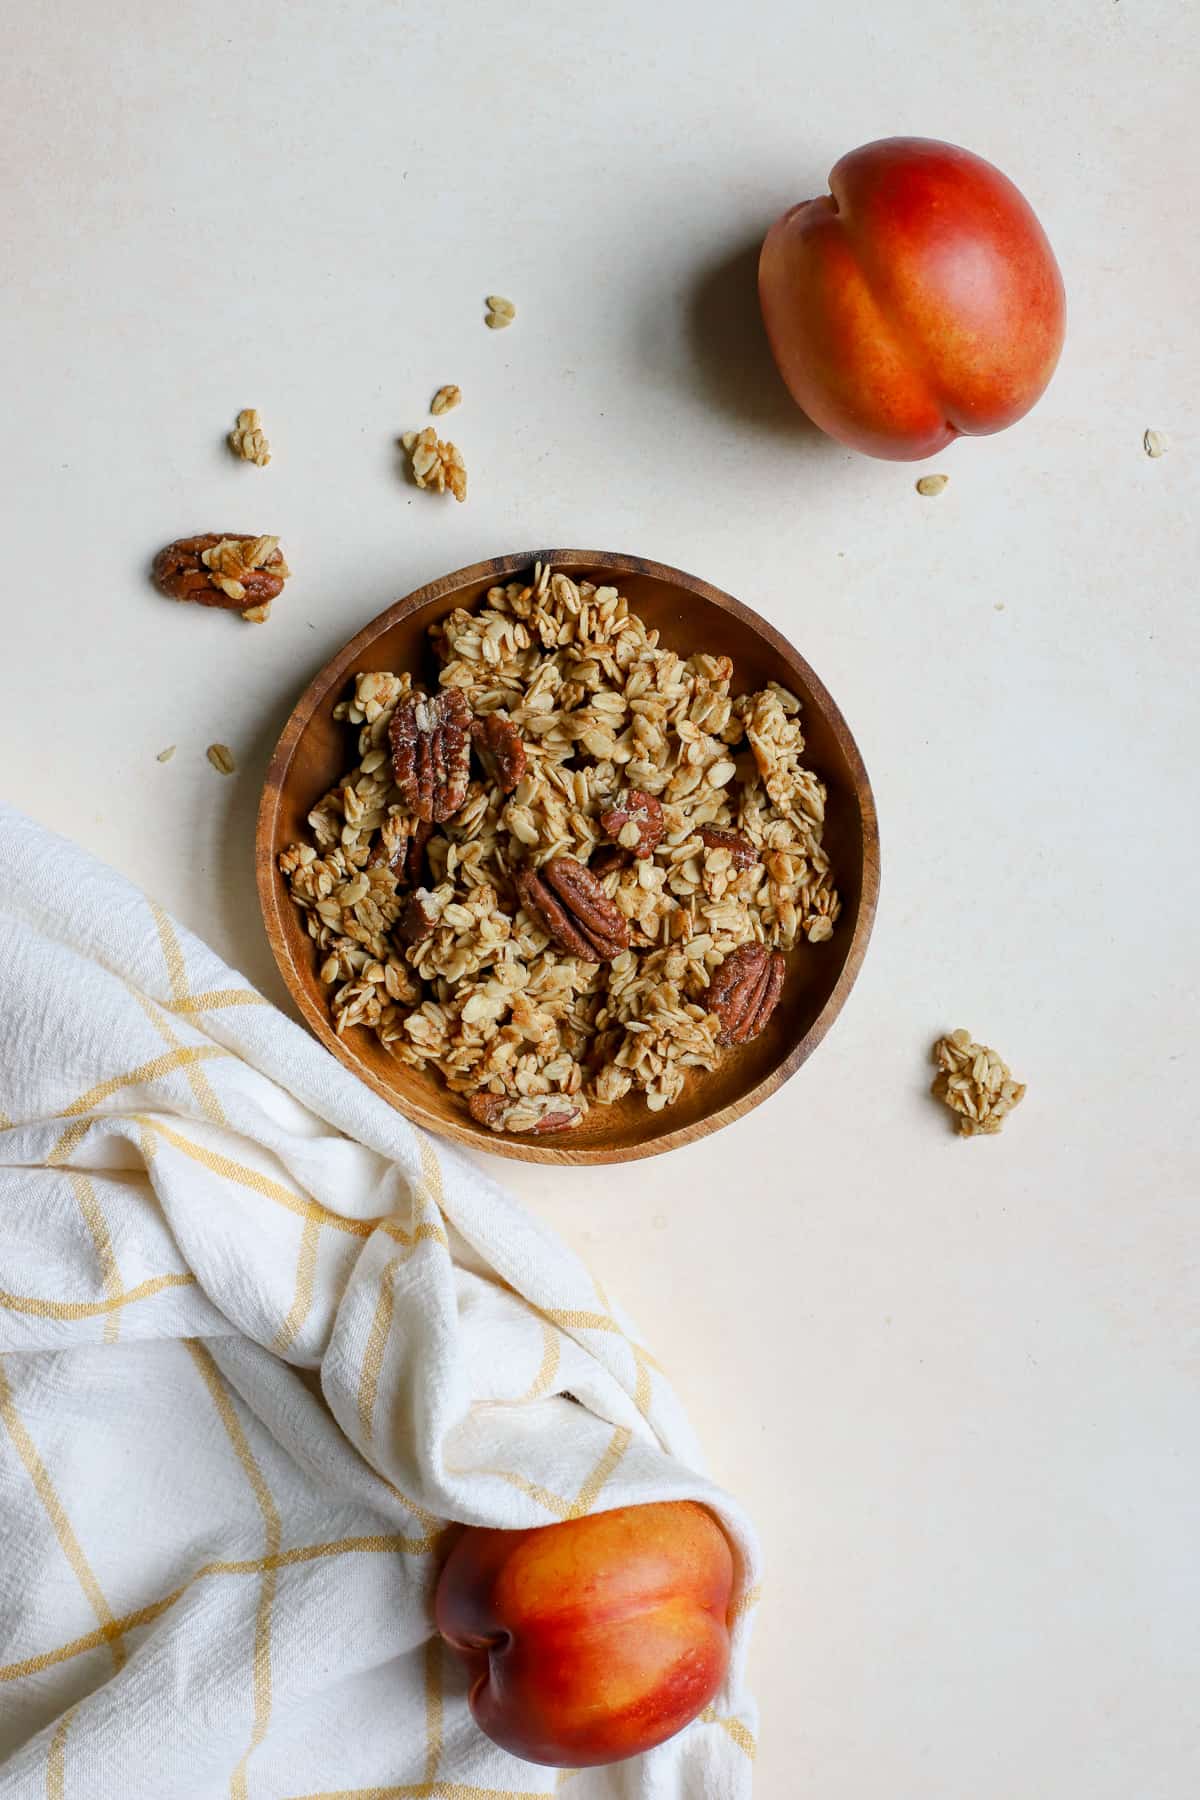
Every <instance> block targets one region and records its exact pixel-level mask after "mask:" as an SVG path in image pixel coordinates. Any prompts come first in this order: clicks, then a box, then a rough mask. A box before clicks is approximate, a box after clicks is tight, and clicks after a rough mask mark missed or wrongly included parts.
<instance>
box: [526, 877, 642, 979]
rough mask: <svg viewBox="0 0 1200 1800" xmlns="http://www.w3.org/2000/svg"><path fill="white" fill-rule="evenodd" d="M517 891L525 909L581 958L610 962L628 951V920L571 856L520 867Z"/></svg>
mask: <svg viewBox="0 0 1200 1800" xmlns="http://www.w3.org/2000/svg"><path fill="white" fill-rule="evenodd" d="M517 893H518V895H519V896H520V899H521V904H522V905H523V906H524V908H525V910H526V912H528V913H531V914H532V915H533V916H534V917H535V918H536V919H537V920H538V921H539V922H540V923H541V924H542V925H544V926H545V928H546V930H547V931H548V932H549V933H550V936H551V937H552V938H553V939H554V941H555V943H556V944H558V945H559V947H560V948H561V949H563V950H567V951H569V952H570V954H571V955H572V956H577V957H579V959H580V961H581V962H593V963H595V962H611V961H612V960H613V958H614V957H615V956H620V954H621V952H622V951H623V950H628V948H629V924H628V921H627V920H626V919H625V917H624V915H623V914H622V913H619V912H618V911H617V909H616V907H615V906H614V905H613V903H612V901H611V900H610V899H609V897H608V895H607V894H606V893H605V892H604V889H603V888H602V887H601V886H600V883H599V882H598V881H597V880H596V877H595V876H594V875H593V874H592V873H591V872H590V871H589V870H588V869H585V868H584V866H583V864H582V863H580V862H576V861H575V858H574V857H573V856H552V857H551V858H550V860H549V862H547V863H543V864H542V867H541V868H540V869H522V870H521V871H520V873H519V874H518V876H517Z"/></svg>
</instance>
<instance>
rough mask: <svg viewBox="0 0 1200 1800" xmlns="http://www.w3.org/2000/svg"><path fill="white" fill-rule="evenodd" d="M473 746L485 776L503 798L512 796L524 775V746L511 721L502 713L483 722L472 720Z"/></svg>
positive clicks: (492, 714)
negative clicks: (502, 715)
mask: <svg viewBox="0 0 1200 1800" xmlns="http://www.w3.org/2000/svg"><path fill="white" fill-rule="evenodd" d="M471 742H472V743H473V744H474V746H475V754H476V756H477V757H478V758H479V760H480V762H481V763H482V764H483V771H484V774H485V775H486V776H487V778H488V780H489V781H490V782H492V784H493V785H494V786H495V787H498V788H499V790H500V792H501V793H502V794H511V793H512V791H513V789H514V788H515V787H516V785H517V783H518V782H519V781H520V779H521V777H522V775H524V773H525V763H526V756H525V746H524V744H523V743H522V742H521V734H520V732H519V731H518V730H517V728H516V726H515V725H514V724H513V722H512V720H511V719H503V718H501V716H500V714H499V713H488V715H487V717H486V718H484V719H472V721H471Z"/></svg>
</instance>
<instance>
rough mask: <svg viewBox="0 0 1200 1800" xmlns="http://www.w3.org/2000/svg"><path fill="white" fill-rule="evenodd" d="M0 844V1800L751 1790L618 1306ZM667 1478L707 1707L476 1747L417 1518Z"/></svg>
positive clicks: (675, 1799) (488, 1202)
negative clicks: (712, 1685)
mask: <svg viewBox="0 0 1200 1800" xmlns="http://www.w3.org/2000/svg"><path fill="white" fill-rule="evenodd" d="M0 869H2V870H3V872H4V873H3V877H2V880H0V1015H2V1017H3V1022H4V1028H3V1032H2V1033H0V1109H2V1113H0V1800H17V1797H20V1800H28V1797H29V1796H42V1795H47V1796H50V1797H51V1800H139V1797H141V1796H145V1800H177V1797H179V1800H190V1797H191V1796H195V1797H196V1800H202V1797H203V1800H207V1797H208V1796H224V1795H229V1796H231V1797H232V1800H299V1797H300V1796H309V1797H315V1796H318V1795H320V1796H326V1797H332V1796H334V1795H337V1796H340V1797H342V1800H354V1797H355V1796H357V1797H358V1800H366V1797H367V1796H375V1797H381V1796H396V1797H397V1800H400V1797H401V1796H412V1797H413V1800H416V1797H417V1796H422V1797H425V1800H520V1797H521V1796H530V1797H531V1800H532V1797H533V1796H538V1795H543V1794H553V1793H557V1792H559V1791H560V1789H561V1790H563V1791H565V1792H567V1793H568V1794H570V1795H571V1796H572V1800H641V1797H645V1800H650V1797H651V1796H653V1797H654V1800H699V1797H701V1796H703V1800H745V1797H746V1796H747V1795H749V1793H750V1777H751V1767H752V1761H753V1755H754V1742H755V1740H754V1731H755V1715H754V1708H753V1703H752V1701H751V1699H750V1697H749V1695H748V1694H747V1692H746V1689H745V1686H744V1664H745V1648H746V1637H747V1632H748V1629H749V1618H750V1616H751V1613H752V1608H753V1603H754V1600H755V1598H756V1596H757V1582H758V1566H757V1565H758V1556H757V1549H756V1546H755V1543H754V1540H753V1536H752V1534H751V1532H750V1530H749V1528H748V1526H747V1524H746V1521H745V1520H744V1518H743V1516H742V1515H741V1513H740V1512H739V1511H738V1509H737V1507H736V1506H735V1505H734V1504H733V1502H731V1501H730V1500H729V1499H728V1497H727V1496H725V1495H724V1494H722V1493H720V1492H719V1491H717V1490H716V1489H715V1488H713V1487H711V1486H710V1485H709V1483H708V1482H707V1481H706V1480H705V1478H704V1477H703V1475H701V1474H700V1473H698V1470H699V1468H700V1459H699V1453H698V1450H697V1447H696V1445H695V1443H694V1441H693V1439H692V1436H691V1433H690V1431H689V1428H688V1425H687V1422H686V1420H685V1418H684V1416H683V1413H682V1411H681V1409H680V1406H679V1404H678V1402H677V1400H676V1399H675V1397H674V1395H673V1394H672V1392H671V1389H670V1387H669V1386H668V1384H667V1382H666V1381H665V1379H664V1378H663V1375H662V1373H661V1372H660V1370H659V1368H658V1366H657V1364H656V1363H655V1362H654V1360H653V1358H652V1357H651V1355H650V1353H649V1351H648V1350H647V1349H646V1348H645V1346H644V1345H642V1344H641V1343H640V1342H639V1341H638V1339H637V1337H636V1335H635V1334H634V1333H633V1332H632V1331H631V1329H630V1327H629V1325H628V1322H627V1321H626V1320H625V1319H624V1317H623V1316H622V1315H621V1313H620V1312H619V1310H618V1309H617V1308H616V1307H615V1306H613V1305H612V1304H610V1302H609V1300H608V1298H607V1297H606V1296H605V1295H604V1294H603V1293H602V1292H600V1291H599V1290H598V1288H597V1286H596V1284H595V1282H594V1281H593V1279H592V1277H591V1276H590V1275H589V1274H588V1272H587V1271H586V1269H585V1268H584V1267H583V1266H582V1265H581V1264H580V1263H579V1262H578V1261H577V1259H576V1258H575V1257H574V1256H573V1255H572V1254H571V1253H570V1252H569V1251H568V1250H567V1249H566V1248H565V1247H564V1246H563V1245H562V1244H560V1243H559V1242H558V1241H557V1240H556V1239H555V1238H554V1237H553V1236H551V1234H550V1233H549V1232H547V1231H546V1230H545V1229H544V1228H543V1227H541V1226H540V1225H539V1224H538V1223H537V1222H536V1221H535V1220H534V1219H532V1218H531V1217H530V1216H529V1215H528V1214H526V1213H525V1212H524V1211H523V1210H522V1209H521V1208H520V1207H519V1206H517V1205H516V1204H515V1202H513V1201H512V1200H511V1199H509V1198H508V1196H507V1195H505V1194H504V1193H503V1192H502V1191H501V1190H500V1189H498V1188H497V1187H495V1186H494V1185H493V1183H492V1182H491V1181H490V1180H489V1179H488V1178H487V1177H486V1176H484V1175H483V1174H482V1173H481V1172H480V1170H479V1169H478V1168H476V1167H475V1166H474V1165H473V1164H472V1163H470V1162H469V1161H468V1160H467V1159H466V1158H465V1157H463V1156H460V1155H458V1154H456V1153H454V1152H453V1151H452V1150H451V1149H450V1148H449V1147H448V1146H446V1145H444V1144H440V1143H439V1144H435V1143H434V1142H433V1141H432V1140H430V1139H428V1138H425V1137H423V1136H422V1135H420V1134H419V1133H418V1132H417V1131H415V1130H414V1129H413V1127H412V1126H410V1125H409V1124H408V1123H407V1122H406V1121H405V1120H404V1119H403V1118H402V1117H401V1116H400V1114H398V1113H396V1112H394V1111H392V1109H391V1108H390V1107H388V1106H387V1105H386V1104H385V1103H384V1102H383V1101H381V1100H379V1099H378V1098H377V1097H376V1096H375V1095H373V1094H371V1093H370V1092H369V1091H368V1090H367V1089H366V1088H365V1087H362V1086H361V1085H360V1084H359V1083H358V1082H356V1081H355V1080H354V1079H353V1077H351V1076H350V1075H349V1074H348V1073H347V1072H346V1071H345V1070H343V1069H342V1068H341V1067H340V1065H339V1064H338V1063H336V1062H335V1061H334V1060H333V1059H332V1058H331V1057H330V1056H328V1055H327V1054H326V1052H325V1051H324V1050H322V1049H321V1048H320V1047H319V1046H318V1045H317V1044H316V1043H314V1042H313V1041H312V1040H311V1039H310V1038H309V1037H307V1036H306V1035H305V1034H304V1033H303V1032H301V1031H300V1030H299V1029H298V1028H297V1027H296V1026H294V1025H292V1024H291V1023H290V1022H289V1021H288V1020H287V1019H285V1018H284V1017H283V1016H282V1015H281V1014H280V1013H278V1012H277V1011H276V1010H275V1009H274V1008H273V1007H272V1006H270V1005H269V1004H268V1003H267V1002H266V1001H264V1000H263V999H262V998H261V997H260V996H259V995H258V994H256V993H254V992H253V991H252V990H251V989H250V988H248V987H247V986H246V984H245V983H244V982H243V981H241V980H240V978H239V977H238V976H237V975H235V974H234V973H233V972H232V971H231V970H229V969H228V968H226V967H225V966H224V965H223V964H222V963H221V961H220V960H219V958H218V957H216V956H215V955H214V954H213V953H212V951H210V950H208V949H207V948H206V947H205V946H204V945H203V944H201V943H199V942H198V941H197V940H196V939H195V938H193V937H191V936H190V935H189V934H188V933H187V932H186V931H184V930H183V929H182V928H181V927H179V926H177V925H176V924H174V923H173V922H172V920H171V919H169V918H168V917H167V915H166V914H165V913H164V912H162V911H161V909H159V908H158V907H156V906H154V905H153V903H151V902H149V901H148V900H146V899H145V897H144V896H143V895H141V894H139V893H138V892H137V891H136V890H135V889H134V888H132V887H131V886H130V885H129V884H128V883H127V882H125V881H124V880H122V879H121V878H120V877H119V876H117V875H115V874H113V873H112V871H110V870H108V869H105V868H104V867H102V866H101V865H99V864H98V863H96V862H95V861H93V860H92V859H91V858H90V857H88V856H86V855H85V854H84V853H83V852H82V851H80V850H78V849H77V848H75V847H74V846H72V845H69V844H67V843H64V842H63V841H62V840H60V839H57V838H54V837H52V836H51V835H50V834H49V833H47V832H45V831H43V830H42V829H41V828H40V827H38V826H36V825H34V824H32V823H31V822H30V821H29V820H27V819H24V818H22V817H21V816H20V815H18V814H15V813H12V812H9V811H6V810H0ZM566 1394H570V1395H573V1396H574V1399H575V1401H577V1402H578V1404H572V1403H571V1402H570V1401H569V1400H567V1399H565V1398H563V1396H564V1395H566ZM683 1497H692V1498H696V1499H699V1500H701V1501H703V1502H705V1503H706V1504H707V1505H709V1506H711V1507H712V1508H713V1509H714V1510H715V1511H716V1512H718V1513H719V1514H720V1516H721V1518H722V1519H723V1521H724V1523H725V1526H726V1529H727V1530H728V1531H729V1533H730V1536H731V1538H732V1539H733V1541H734V1543H735V1545H736V1546H737V1550H738V1555H739V1577H740V1582H741V1588H740V1601H739V1604H738V1607H737V1609H736V1610H737V1622H736V1629H735V1653H734V1659H733V1666H732V1670H731V1674H730V1678H729V1681H728V1683H727V1686H726V1689H725V1691H724V1692H723V1693H722V1694H721V1695H720V1696H719V1698H718V1700H717V1702H716V1703H715V1704H714V1705H713V1706H711V1707H710V1708H708V1710H707V1711H706V1713H705V1714H704V1715H703V1717H702V1718H701V1719H699V1720H697V1721H696V1723H695V1724H694V1725H692V1726H691V1727H690V1728H689V1729H688V1730H687V1731H685V1732H684V1733H682V1734H681V1735H680V1736H679V1737H678V1738H677V1739H675V1740H674V1741H673V1742H671V1743H669V1744H666V1745H664V1746H662V1747H661V1748H660V1749H659V1750H657V1751H653V1752H652V1753H651V1754H650V1755H649V1756H647V1757H644V1758H641V1759H639V1760H638V1761H636V1762H634V1763H630V1764H627V1765H624V1766H623V1767H622V1768H621V1769H619V1770H614V1771H606V1770H592V1771H583V1772H580V1773H578V1774H573V1775H570V1776H566V1775H561V1774H560V1773H558V1772H557V1771H555V1770H552V1769H542V1768H537V1767H534V1766H533V1765H532V1764H528V1763H524V1762H520V1761H518V1760H517V1759H515V1758H513V1757H511V1756H507V1755H505V1754H504V1753H503V1752H502V1751H501V1750H499V1749H497V1748H495V1747H494V1746H493V1745H491V1744H490V1743H489V1742H488V1741H487V1740H486V1739H485V1738H483V1737H482V1736H481V1735H480V1734H479V1733H478V1732H477V1731H476V1730H475V1728H474V1726H473V1725H472V1723H471V1720H470V1716H469V1713H468V1711H467V1706H466V1700H465V1683H464V1679H463V1676H462V1674H461V1673H460V1671H459V1669H458V1667H457V1664H456V1663H455V1662H454V1661H453V1660H452V1659H451V1658H449V1657H447V1656H444V1655H443V1654H442V1651H441V1649H440V1647H439V1644H438V1641H437V1640H436V1638H435V1637H434V1636H432V1635H431V1627H430V1600H431V1594H432V1589H433V1585H434V1582H435V1579H436V1572H437V1567H438V1547H439V1543H440V1540H441V1536H442V1532H443V1530H444V1528H445V1525H446V1523H447V1522H448V1521H452V1520H467V1521H470V1522H473V1523H479V1524H488V1525H497V1526H508V1527H513V1526H527V1525H539V1524H545V1523H548V1522H550V1521H552V1520H556V1519H569V1518H576V1517H579V1516H580V1515H581V1514H583V1513H586V1512H588V1511H591V1510H598V1509H602V1508H605V1507H611V1506H619V1505H625V1504H629V1503H631V1502H635V1501H645V1500H660V1499H671V1498H683Z"/></svg>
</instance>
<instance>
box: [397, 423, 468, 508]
mask: <svg viewBox="0 0 1200 1800" xmlns="http://www.w3.org/2000/svg"><path fill="white" fill-rule="evenodd" d="M400 442H401V443H402V444H403V446H404V448H405V449H406V450H407V451H408V456H409V462H410V463H411V465H412V472H413V480H414V481H415V482H416V484H417V486H418V487H419V488H434V489H435V490H436V491H437V492H438V493H439V494H444V493H445V492H446V489H447V488H449V490H450V492H451V493H452V494H453V495H454V498H455V499H456V500H465V499H466V497H467V465H466V463H465V462H464V461H463V459H462V451H461V450H460V449H459V447H458V445H457V444H452V443H450V442H449V441H445V442H443V440H442V439H441V438H439V437H438V434H437V432H436V431H435V430H434V429H433V426H432V425H427V426H426V427H425V429H424V431H406V432H405V433H404V436H403V437H402V438H401V439H400Z"/></svg>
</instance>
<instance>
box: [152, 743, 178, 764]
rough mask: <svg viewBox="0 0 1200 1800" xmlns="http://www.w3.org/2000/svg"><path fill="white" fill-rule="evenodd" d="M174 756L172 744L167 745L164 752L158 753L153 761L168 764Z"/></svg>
mask: <svg viewBox="0 0 1200 1800" xmlns="http://www.w3.org/2000/svg"><path fill="white" fill-rule="evenodd" d="M174 754H175V746H174V744H168V745H167V747H166V749H165V750H160V751H159V753H158V755H157V756H156V757H155V759H154V760H155V762H170V760H171V758H172V757H173V756H174Z"/></svg>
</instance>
